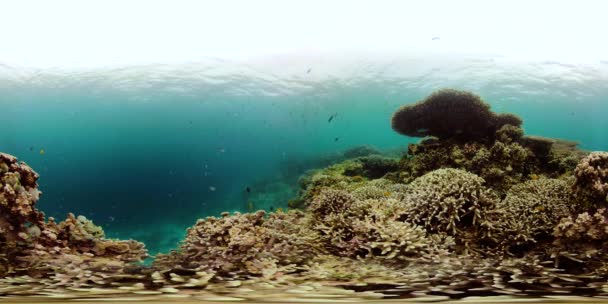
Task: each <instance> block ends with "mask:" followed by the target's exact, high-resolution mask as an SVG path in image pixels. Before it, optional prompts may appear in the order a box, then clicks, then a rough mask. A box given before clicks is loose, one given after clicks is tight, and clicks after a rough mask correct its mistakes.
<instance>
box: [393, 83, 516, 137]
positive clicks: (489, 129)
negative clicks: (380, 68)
mask: <svg viewBox="0 0 608 304" xmlns="http://www.w3.org/2000/svg"><path fill="white" fill-rule="evenodd" d="M521 123H522V121H521V119H520V118H519V117H517V116H515V115H513V114H495V113H493V112H492V111H490V106H489V105H488V104H487V103H485V102H484V101H483V100H481V98H480V97H479V96H477V95H475V94H472V93H469V92H466V91H458V90H453V89H443V90H440V91H437V92H435V93H433V94H431V95H430V96H428V97H427V98H425V99H423V100H422V101H419V102H417V103H415V104H413V105H405V106H402V107H401V108H399V109H398V110H397V111H396V112H395V113H394V114H393V117H392V120H391V125H392V127H393V130H395V131H397V132H398V133H400V134H403V135H407V136H414V137H424V136H434V137H438V138H441V139H446V138H458V139H461V140H474V139H484V138H489V137H492V136H494V133H495V132H496V131H497V130H498V129H499V128H500V127H502V126H504V125H507V124H510V125H513V126H519V125H521Z"/></svg>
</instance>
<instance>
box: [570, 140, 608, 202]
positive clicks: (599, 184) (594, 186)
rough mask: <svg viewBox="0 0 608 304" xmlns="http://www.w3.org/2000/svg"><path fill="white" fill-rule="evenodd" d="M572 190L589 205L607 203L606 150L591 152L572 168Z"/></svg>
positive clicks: (607, 164) (607, 169)
mask: <svg viewBox="0 0 608 304" xmlns="http://www.w3.org/2000/svg"><path fill="white" fill-rule="evenodd" d="M574 176H575V177H576V181H575V183H574V190H575V191H576V192H577V194H578V195H579V196H580V197H581V198H583V199H586V200H587V201H588V202H589V204H590V205H606V204H607V203H608V152H592V153H591V154H589V155H587V156H586V157H585V158H583V159H582V160H581V161H580V163H579V164H578V165H577V166H576V169H574Z"/></svg>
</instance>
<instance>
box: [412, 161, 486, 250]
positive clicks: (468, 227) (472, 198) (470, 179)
mask: <svg viewBox="0 0 608 304" xmlns="http://www.w3.org/2000/svg"><path fill="white" fill-rule="evenodd" d="M403 201H404V203H405V204H407V206H408V207H407V212H406V213H405V218H406V220H407V221H409V222H412V223H414V224H418V225H422V226H423V227H425V228H426V229H427V231H429V232H430V233H445V234H448V235H452V236H456V237H457V238H456V240H457V241H458V242H459V243H461V244H464V245H465V246H466V247H468V245H469V244H470V243H471V242H475V240H474V238H475V236H476V234H477V233H478V231H477V230H478V229H480V227H482V224H483V222H484V221H485V214H486V212H487V211H488V210H490V209H492V208H494V205H495V204H496V201H497V197H496V195H495V194H494V193H493V192H492V191H491V190H489V189H487V188H486V187H485V181H484V180H483V178H481V177H479V176H477V175H475V174H473V173H469V172H466V171H464V170H458V169H439V170H435V171H432V172H430V173H427V174H426V175H424V176H422V177H419V178H417V179H416V180H414V181H413V182H412V183H411V184H410V185H409V187H408V190H407V192H406V193H405V196H404V198H403Z"/></svg>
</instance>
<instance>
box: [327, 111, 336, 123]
mask: <svg viewBox="0 0 608 304" xmlns="http://www.w3.org/2000/svg"><path fill="white" fill-rule="evenodd" d="M336 116H338V113H334V114H331V116H329V119H328V120H327V122H331V121H332V120H334V118H336Z"/></svg>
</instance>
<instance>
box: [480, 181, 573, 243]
mask: <svg viewBox="0 0 608 304" xmlns="http://www.w3.org/2000/svg"><path fill="white" fill-rule="evenodd" d="M496 209H497V210H496V211H497V212H498V214H500V216H496V217H495V218H494V219H493V221H494V223H493V225H494V226H495V227H496V228H498V229H497V230H498V232H497V233H495V234H494V235H493V236H491V238H492V239H493V243H496V244H500V246H501V247H503V248H504V249H506V250H511V251H512V250H516V249H517V248H518V246H522V245H531V244H534V243H539V242H540V243H543V242H544V243H546V242H547V241H551V240H552V237H551V234H552V232H553V229H554V227H555V226H556V225H557V224H558V223H559V221H560V219H562V218H564V217H567V216H570V215H571V214H572V212H573V211H574V209H575V203H574V200H573V195H572V193H571V191H570V186H569V184H568V182H566V181H564V180H559V179H537V180H530V181H527V182H525V183H522V184H518V185H516V186H514V187H513V188H511V189H510V190H509V192H508V193H507V196H506V197H505V198H504V199H503V200H502V201H501V202H499V203H498V204H497V205H496Z"/></svg>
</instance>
